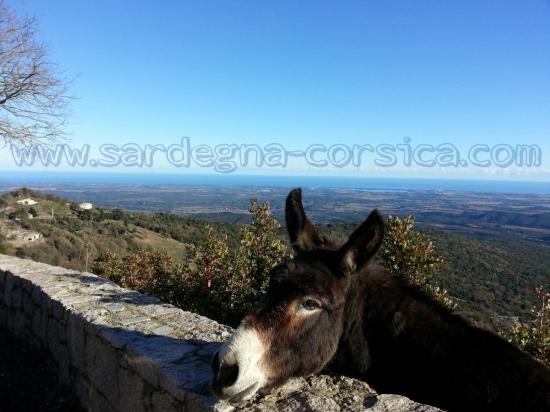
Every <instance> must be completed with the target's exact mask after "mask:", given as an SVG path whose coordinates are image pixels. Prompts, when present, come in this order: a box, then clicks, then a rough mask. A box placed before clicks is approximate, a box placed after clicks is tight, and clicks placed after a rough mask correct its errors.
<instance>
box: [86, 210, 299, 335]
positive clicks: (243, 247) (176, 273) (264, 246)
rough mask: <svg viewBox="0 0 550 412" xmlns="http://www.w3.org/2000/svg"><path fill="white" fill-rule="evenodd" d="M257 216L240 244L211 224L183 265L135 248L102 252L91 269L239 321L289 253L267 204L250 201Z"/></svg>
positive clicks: (213, 315)
mask: <svg viewBox="0 0 550 412" xmlns="http://www.w3.org/2000/svg"><path fill="white" fill-rule="evenodd" d="M249 210H250V212H251V213H252V214H253V216H254V219H253V221H252V223H251V224H250V225H249V226H244V227H242V228H241V230H240V233H239V246H238V247H237V248H236V250H235V249H232V248H231V245H230V241H229V238H228V236H227V235H220V234H219V233H217V232H216V230H214V228H213V227H211V226H209V227H207V229H206V230H207V233H206V240H205V241H204V242H201V243H198V244H197V245H196V246H195V247H192V253H191V257H190V259H189V261H188V262H187V264H186V265H185V266H183V265H177V264H175V263H174V261H173V259H171V258H170V257H169V256H168V255H166V254H165V253H162V252H156V253H151V252H146V251H143V250H139V251H136V252H134V253H131V254H130V255H128V256H126V257H124V258H120V257H119V256H117V255H115V254H109V253H103V254H101V255H100V256H99V257H98V259H96V261H95V262H94V265H93V271H94V272H95V273H97V274H99V275H100V276H104V277H107V278H109V279H111V280H113V281H115V282H117V283H119V284H121V285H123V286H127V287H130V288H133V289H136V290H138V291H140V292H144V293H150V294H153V295H155V296H158V297H159V298H161V299H163V300H166V301H169V302H172V303H174V304H176V305H178V306H180V307H182V308H184V309H186V310H191V311H195V312H199V313H201V314H203V315H206V316H209V317H211V318H213V319H216V320H218V321H220V322H224V323H229V324H232V325H235V324H236V323H237V322H238V321H239V320H240V319H241V318H242V316H243V314H244V313H246V312H248V311H249V310H250V309H251V307H252V306H253V305H254V304H255V302H256V301H257V300H258V298H259V296H261V295H262V294H263V293H264V292H265V289H266V288H267V284H268V281H269V272H270V271H271V269H272V268H273V267H275V266H276V265H278V264H280V263H281V262H282V261H284V260H285V259H287V258H288V257H289V251H288V249H287V248H286V246H285V244H284V243H283V242H282V241H281V240H280V239H279V238H278V237H277V236H276V230H277V229H278V227H279V224H278V223H277V221H276V220H275V219H274V218H273V217H272V216H271V211H270V209H269V204H268V203H264V204H263V205H262V206H261V207H259V206H258V204H257V202H256V200H252V201H251V203H250V209H249Z"/></svg>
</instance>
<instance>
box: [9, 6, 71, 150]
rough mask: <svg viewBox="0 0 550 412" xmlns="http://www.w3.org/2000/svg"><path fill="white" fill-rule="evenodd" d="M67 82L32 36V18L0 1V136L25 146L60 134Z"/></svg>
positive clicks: (64, 116)
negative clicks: (22, 14)
mask: <svg viewBox="0 0 550 412" xmlns="http://www.w3.org/2000/svg"><path fill="white" fill-rule="evenodd" d="M66 92H67V81H66V79H64V78H63V77H62V76H61V74H60V73H59V71H58V69H57V66H56V65H54V64H53V63H51V62H50V61H49V60H48V56H47V49H46V47H45V46H44V45H43V44H42V43H40V42H38V41H37V39H36V20H35V19H34V18H30V17H23V18H18V17H17V16H16V14H15V13H14V12H13V10H12V9H11V8H10V7H8V6H7V5H6V4H5V2H4V0H0V137H1V138H2V139H3V140H4V142H7V143H10V142H14V143H18V144H21V145H29V144H32V143H37V142H41V143H51V142H53V141H56V140H59V139H60V138H62V137H63V136H64V131H63V126H64V124H65V121H66V119H67V116H68V104H69V101H70V97H69V96H68V95H67V93H66Z"/></svg>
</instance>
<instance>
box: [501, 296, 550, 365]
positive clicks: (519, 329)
mask: <svg viewBox="0 0 550 412" xmlns="http://www.w3.org/2000/svg"><path fill="white" fill-rule="evenodd" d="M537 297H538V299H539V304H538V305H537V306H535V307H533V309H532V314H533V317H532V319H531V320H530V321H529V322H528V323H526V324H521V323H518V324H516V325H514V326H512V327H511V328H510V329H509V330H508V331H504V332H503V334H504V336H505V337H507V338H508V340H509V341H510V342H511V343H513V344H515V345H516V346H517V347H519V348H520V349H522V350H524V351H525V352H527V353H529V354H530V355H531V356H533V357H534V358H535V359H538V360H539V361H540V362H542V363H544V364H546V365H548V366H550V292H549V291H548V290H545V289H544V288H543V287H542V286H541V287H538V288H537Z"/></svg>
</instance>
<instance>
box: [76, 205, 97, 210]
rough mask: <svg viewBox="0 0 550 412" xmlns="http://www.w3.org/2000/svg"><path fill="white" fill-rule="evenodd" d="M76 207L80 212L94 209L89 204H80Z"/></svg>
mask: <svg viewBox="0 0 550 412" xmlns="http://www.w3.org/2000/svg"><path fill="white" fill-rule="evenodd" d="M78 207H79V208H80V210H90V209H92V208H93V207H94V205H92V204H91V203H80V204H79V205H78Z"/></svg>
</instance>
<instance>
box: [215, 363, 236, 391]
mask: <svg viewBox="0 0 550 412" xmlns="http://www.w3.org/2000/svg"><path fill="white" fill-rule="evenodd" d="M238 376H239V365H237V364H235V365H225V364H222V365H221V367H220V368H219V371H218V376H217V380H218V383H219V384H220V385H221V387H222V388H226V387H228V386H231V385H233V384H234V383H235V381H236V380H237V377H238Z"/></svg>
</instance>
